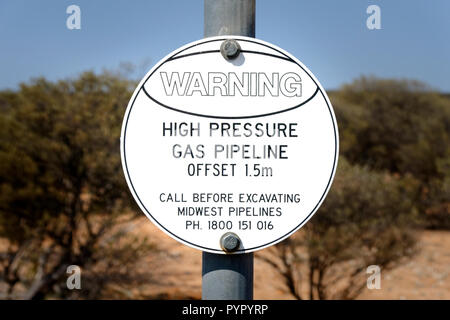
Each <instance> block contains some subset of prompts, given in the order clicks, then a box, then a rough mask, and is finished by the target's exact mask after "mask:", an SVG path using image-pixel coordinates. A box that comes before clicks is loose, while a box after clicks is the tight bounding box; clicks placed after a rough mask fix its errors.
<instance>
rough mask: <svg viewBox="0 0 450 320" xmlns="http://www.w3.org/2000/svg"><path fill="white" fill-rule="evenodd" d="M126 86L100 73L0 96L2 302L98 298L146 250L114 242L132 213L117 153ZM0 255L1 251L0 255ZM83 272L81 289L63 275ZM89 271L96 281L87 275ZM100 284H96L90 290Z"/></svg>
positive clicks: (137, 242)
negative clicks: (74, 269) (77, 269)
mask: <svg viewBox="0 0 450 320" xmlns="http://www.w3.org/2000/svg"><path fill="white" fill-rule="evenodd" d="M132 87H133V83H131V82H130V81H128V80H124V79H121V78H118V77H116V76H112V75H110V74H108V73H104V74H102V75H95V74H93V73H91V72H87V73H83V74H82V75H81V76H80V77H79V78H77V79H74V80H66V81H59V82H56V83H53V82H49V81H47V80H45V79H37V80H35V81H33V82H32V83H31V84H29V85H26V84H22V85H21V86H20V90H18V91H17V92H11V91H7V92H2V93H1V94H0V177H1V180H0V238H4V239H7V245H6V250H3V252H2V253H1V254H0V276H1V278H0V283H3V284H4V285H6V288H7V289H6V297H7V298H13V297H19V298H25V299H37V298H45V297H49V296H55V297H71V296H72V297H73V296H79V295H81V296H83V297H98V296H100V295H101V294H102V290H103V289H104V288H103V286H102V285H104V284H106V282H107V281H108V279H110V278H114V279H115V281H119V282H120V279H123V278H124V277H128V276H129V275H127V274H126V270H124V268H126V266H127V265H130V264H132V263H134V262H135V261H136V260H137V259H139V258H140V257H141V256H142V255H143V254H144V253H145V252H147V251H148V249H151V246H149V244H148V241H147V240H146V239H128V240H127V237H124V231H123V230H124V229H123V228H122V227H121V226H123V225H124V224H126V223H128V222H130V221H132V220H133V219H135V217H136V215H135V214H133V213H132V212H130V211H129V210H128V213H127V212H126V210H125V209H127V208H130V207H131V206H132V204H131V203H132V202H130V197H129V195H128V193H127V189H126V186H125V183H124V181H125V180H124V177H123V175H122V170H121V165H120V156H119V154H120V153H119V136H120V127H121V121H122V117H123V113H124V110H125V107H126V105H127V102H128V99H129V97H130V93H131V88H132ZM0 249H1V248H0ZM69 265H78V266H80V267H81V268H82V270H83V271H84V273H83V276H85V277H86V279H90V280H89V281H85V282H83V283H84V286H83V290H82V291H81V292H75V291H68V290H67V289H66V288H65V279H66V277H67V275H66V269H67V267H68V266H69ZM93 274H97V276H96V277H94V276H92V275H93ZM96 279H97V280H98V281H102V282H101V283H97V282H96Z"/></svg>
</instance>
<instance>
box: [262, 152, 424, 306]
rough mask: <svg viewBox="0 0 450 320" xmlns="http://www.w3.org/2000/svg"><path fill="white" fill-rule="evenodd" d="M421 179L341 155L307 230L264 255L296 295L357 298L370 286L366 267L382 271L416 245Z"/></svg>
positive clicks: (296, 296)
mask: <svg viewBox="0 0 450 320" xmlns="http://www.w3.org/2000/svg"><path fill="white" fill-rule="evenodd" d="M416 186H417V183H416V182H415V181H414V179H408V178H403V179H400V178H396V177H394V176H392V175H391V174H388V173H385V172H381V173H380V172H373V171H371V170H369V168H368V167H361V166H358V165H353V166H352V165H350V164H349V163H348V162H347V161H346V160H345V159H344V158H342V157H341V159H340V163H339V168H338V170H337V174H336V178H335V181H334V183H333V186H332V189H331V191H330V193H329V195H328V196H327V198H326V199H325V201H324V203H323V205H322V206H321V208H320V209H319V211H318V212H317V213H316V214H315V215H314V217H313V218H312V219H311V220H310V221H309V222H308V223H307V224H306V225H305V227H304V229H302V231H301V232H299V233H297V234H296V235H294V236H292V237H291V238H289V239H288V240H285V241H283V242H281V243H280V244H277V245H276V246H275V247H273V248H272V249H269V250H268V251H269V252H268V254H265V255H259V257H260V258H261V259H263V260H264V261H266V262H267V263H269V264H270V265H272V266H273V267H274V268H275V269H276V270H278V272H279V273H280V274H281V276H282V277H283V279H284V282H285V285H286V288H287V289H288V290H289V292H290V293H291V294H292V295H293V296H294V297H295V298H297V299H305V298H306V297H308V298H309V299H331V298H337V299H353V298H355V297H357V296H358V294H359V293H360V292H361V290H362V289H363V288H364V287H365V285H366V278H365V271H366V268H367V267H368V266H369V265H378V266H380V267H381V269H382V271H385V270H388V269H389V268H392V267H394V266H396V265H398V263H400V262H401V261H402V258H404V257H408V256H411V255H412V254H413V253H414V252H415V250H414V248H415V242H416V239H415V233H414V231H415V227H416V226H417V220H416V216H417V213H416V211H415V209H414V206H413V203H412V201H411V197H410V194H411V193H414V192H415V191H414V189H415V188H416Z"/></svg>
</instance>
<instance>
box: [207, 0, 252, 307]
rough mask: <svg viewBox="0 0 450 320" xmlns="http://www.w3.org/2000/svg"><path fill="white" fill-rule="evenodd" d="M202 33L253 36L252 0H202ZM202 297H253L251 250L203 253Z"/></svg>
mask: <svg viewBox="0 0 450 320" xmlns="http://www.w3.org/2000/svg"><path fill="white" fill-rule="evenodd" d="M204 10H205V22H204V27H205V30H204V36H205V38H207V37H212V36H219V35H241V36H247V37H255V0H205V9H204ZM202 299H203V300H252V299H253V253H247V254H226V255H221V254H213V253H207V252H203V255H202Z"/></svg>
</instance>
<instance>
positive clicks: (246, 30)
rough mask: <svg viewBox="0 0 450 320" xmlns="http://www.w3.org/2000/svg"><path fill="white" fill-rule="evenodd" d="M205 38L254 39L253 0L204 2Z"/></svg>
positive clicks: (207, 0)
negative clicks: (233, 37)
mask: <svg viewBox="0 0 450 320" xmlns="http://www.w3.org/2000/svg"><path fill="white" fill-rule="evenodd" d="M204 13H205V22H204V28H205V30H204V34H205V38H207V37H214V36H223V35H236V36H247V37H252V38H254V37H255V0H205V12H204Z"/></svg>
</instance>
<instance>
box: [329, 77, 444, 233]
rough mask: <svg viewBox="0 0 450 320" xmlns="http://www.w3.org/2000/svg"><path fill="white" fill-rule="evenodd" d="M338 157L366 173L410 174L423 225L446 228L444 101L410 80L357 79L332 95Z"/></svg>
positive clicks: (434, 93)
mask: <svg viewBox="0 0 450 320" xmlns="http://www.w3.org/2000/svg"><path fill="white" fill-rule="evenodd" d="M332 101H333V105H334V107H335V110H336V117H337V120H338V124H339V129H340V137H341V154H343V155H344V156H345V157H346V158H347V159H348V160H349V161H350V162H351V163H354V164H360V165H367V166H369V167H370V168H371V169H372V170H388V171H390V172H391V173H393V174H399V175H401V176H404V175H408V174H411V175H412V176H413V177H414V178H415V179H417V180H419V181H420V185H421V188H420V190H419V191H420V192H418V193H417V194H416V195H415V196H414V198H413V200H414V205H415V206H417V208H418V209H419V211H420V212H421V213H422V214H425V213H427V217H428V219H427V226H428V227H433V228H449V227H450V213H449V210H448V203H449V201H448V197H447V198H446V194H444V193H443V190H445V183H446V182H445V181H446V179H448V176H450V165H449V163H450V100H449V99H448V97H446V96H443V95H439V94H438V93H436V92H433V91H431V90H430V89H428V88H427V87H426V86H425V85H423V84H421V83H419V82H416V81H407V80H403V81H400V80H381V79H376V78H366V77H362V78H360V79H358V80H355V81H354V82H353V83H352V84H349V85H346V86H344V87H343V88H342V89H341V90H340V91H338V92H336V93H334V94H333V95H332Z"/></svg>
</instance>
